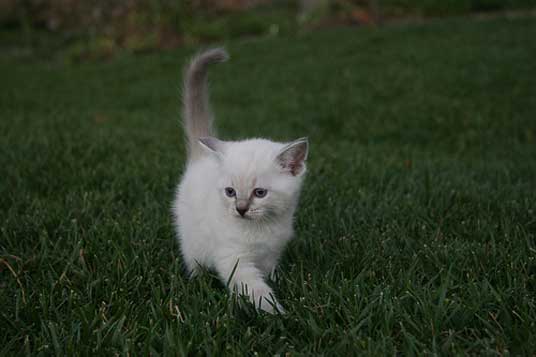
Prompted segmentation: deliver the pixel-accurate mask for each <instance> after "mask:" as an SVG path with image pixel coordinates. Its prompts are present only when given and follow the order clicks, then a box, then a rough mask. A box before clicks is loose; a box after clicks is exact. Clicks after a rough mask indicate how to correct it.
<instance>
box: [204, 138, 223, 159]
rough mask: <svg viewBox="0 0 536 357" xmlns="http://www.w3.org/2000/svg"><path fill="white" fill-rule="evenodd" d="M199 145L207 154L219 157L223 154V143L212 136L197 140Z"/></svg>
mask: <svg viewBox="0 0 536 357" xmlns="http://www.w3.org/2000/svg"><path fill="white" fill-rule="evenodd" d="M199 145H201V147H202V148H203V149H204V150H205V151H206V152H208V153H211V154H216V155H217V156H218V157H220V156H221V155H222V154H223V149H224V146H225V142H223V141H221V140H218V139H216V138H214V137H212V136H205V137H202V138H199Z"/></svg>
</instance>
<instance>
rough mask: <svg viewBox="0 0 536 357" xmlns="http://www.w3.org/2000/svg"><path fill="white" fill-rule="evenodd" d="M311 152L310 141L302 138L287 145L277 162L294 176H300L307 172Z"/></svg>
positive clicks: (278, 155)
mask: <svg viewBox="0 0 536 357" xmlns="http://www.w3.org/2000/svg"><path fill="white" fill-rule="evenodd" d="M308 152H309V140H308V139H307V138H300V139H298V140H294V141H293V142H291V143H290V144H288V145H286V146H285V147H284V148H283V149H281V151H280V152H279V154H277V157H276V161H277V163H278V164H279V166H281V167H282V168H283V170H285V171H286V172H288V173H290V174H291V175H292V176H300V175H302V174H303V173H304V172H305V160H307V154H308Z"/></svg>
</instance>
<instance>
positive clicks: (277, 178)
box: [173, 49, 308, 312]
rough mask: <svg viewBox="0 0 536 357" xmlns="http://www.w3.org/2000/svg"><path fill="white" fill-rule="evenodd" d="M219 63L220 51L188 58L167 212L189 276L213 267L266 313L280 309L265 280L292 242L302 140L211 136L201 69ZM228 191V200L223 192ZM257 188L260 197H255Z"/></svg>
mask: <svg viewBox="0 0 536 357" xmlns="http://www.w3.org/2000/svg"><path fill="white" fill-rule="evenodd" d="M226 58H227V55H226V53H225V51H224V50H221V49H214V50H209V51H207V52H205V53H202V54H201V55H199V56H197V57H196V58H194V60H193V61H192V63H191V64H190V66H189V67H188V68H187V71H186V73H185V75H186V79H185V86H184V124H185V129H186V134H187V139H188V142H189V161H188V164H187V167H186V172H185V174H184V176H183V178H182V181H181V183H180V185H179V189H178V191H177V196H176V199H175V203H174V208H173V212H174V215H175V217H176V226H177V229H178V233H179V241H180V244H181V251H182V255H183V258H184V262H185V264H186V267H187V269H188V270H189V273H190V274H192V275H194V274H196V272H197V270H198V269H199V267H200V266H203V267H206V268H209V269H214V270H215V271H216V272H217V273H218V275H219V276H220V278H221V280H222V281H223V282H224V283H227V282H229V287H230V288H231V289H232V290H233V291H237V292H238V293H243V294H246V295H247V296H248V297H249V298H250V300H251V301H252V302H254V303H255V304H256V306H257V307H260V308H261V309H263V310H265V311H268V312H273V311H274V307H277V309H278V310H282V308H281V306H280V305H279V304H278V303H277V302H276V300H275V299H274V297H273V295H272V290H271V289H270V287H269V286H268V285H267V284H266V282H265V279H266V278H267V277H269V276H270V275H271V274H272V273H273V271H274V270H275V268H276V266H277V262H278V260H279V257H280V256H281V253H282V250H283V248H284V246H285V244H286V243H287V242H288V240H289V239H290V238H291V237H292V233H293V232H292V221H293V214H294V211H295V209H296V206H297V202H298V196H299V191H300V187H301V183H302V178H303V173H304V172H305V164H304V161H305V159H306V156H307V147H308V146H307V141H306V140H304V139H300V140H298V141H295V142H292V143H290V144H282V143H276V142H272V141H269V140H264V139H251V140H244V141H236V142H230V141H226V142H223V141H219V140H217V139H215V138H213V137H210V135H213V133H212V129H211V127H212V115H211V113H210V111H209V108H208V94H207V88H206V68H207V66H208V65H209V64H210V63H215V62H221V61H223V60H225V59H226ZM230 188H232V191H233V192H234V196H229V195H228V193H229V192H228V190H229V189H230ZM256 190H261V191H259V192H260V193H261V194H262V193H263V194H264V195H265V196H263V197H257V194H258V193H259V192H257V191H256ZM262 190H264V191H262ZM254 193H255V194H254ZM258 196H260V195H258ZM239 208H240V209H239Z"/></svg>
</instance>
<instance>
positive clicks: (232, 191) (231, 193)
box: [225, 187, 236, 197]
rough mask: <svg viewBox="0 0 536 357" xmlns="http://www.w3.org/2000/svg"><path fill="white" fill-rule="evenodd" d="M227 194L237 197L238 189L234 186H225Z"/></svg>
mask: <svg viewBox="0 0 536 357" xmlns="http://www.w3.org/2000/svg"><path fill="white" fill-rule="evenodd" d="M225 194H226V195H227V197H235V196H236V191H235V190H234V188H232V187H225Z"/></svg>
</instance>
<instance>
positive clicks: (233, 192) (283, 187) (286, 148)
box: [211, 139, 307, 221]
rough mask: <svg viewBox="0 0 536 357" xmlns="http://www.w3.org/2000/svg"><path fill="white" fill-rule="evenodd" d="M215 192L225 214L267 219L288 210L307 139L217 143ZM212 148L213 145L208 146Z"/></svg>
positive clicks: (302, 169) (295, 196)
mask: <svg viewBox="0 0 536 357" xmlns="http://www.w3.org/2000/svg"><path fill="white" fill-rule="evenodd" d="M213 146H214V147H215V148H217V150H218V151H217V152H216V154H217V159H218V161H219V172H218V175H219V179H218V185H217V186H218V187H216V189H217V191H218V194H219V195H220V197H221V200H220V202H221V204H222V206H223V207H222V208H223V212H224V214H225V215H229V216H232V217H234V218H235V219H242V220H255V221H259V220H270V219H275V218H277V217H278V216H281V215H284V214H287V213H289V212H290V213H291V212H292V209H293V208H294V207H295V206H296V202H297V200H298V195H299V190H300V187H301V182H302V176H303V174H304V172H305V158H306V157H307V141H306V140H304V139H302V140H301V141H296V142H293V143H291V144H289V145H282V144H278V143H273V142H270V141H268V140H259V139H256V140H248V141H242V142H235V143H224V142H221V141H220V142H218V146H216V145H213ZM211 149H212V148H211Z"/></svg>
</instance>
